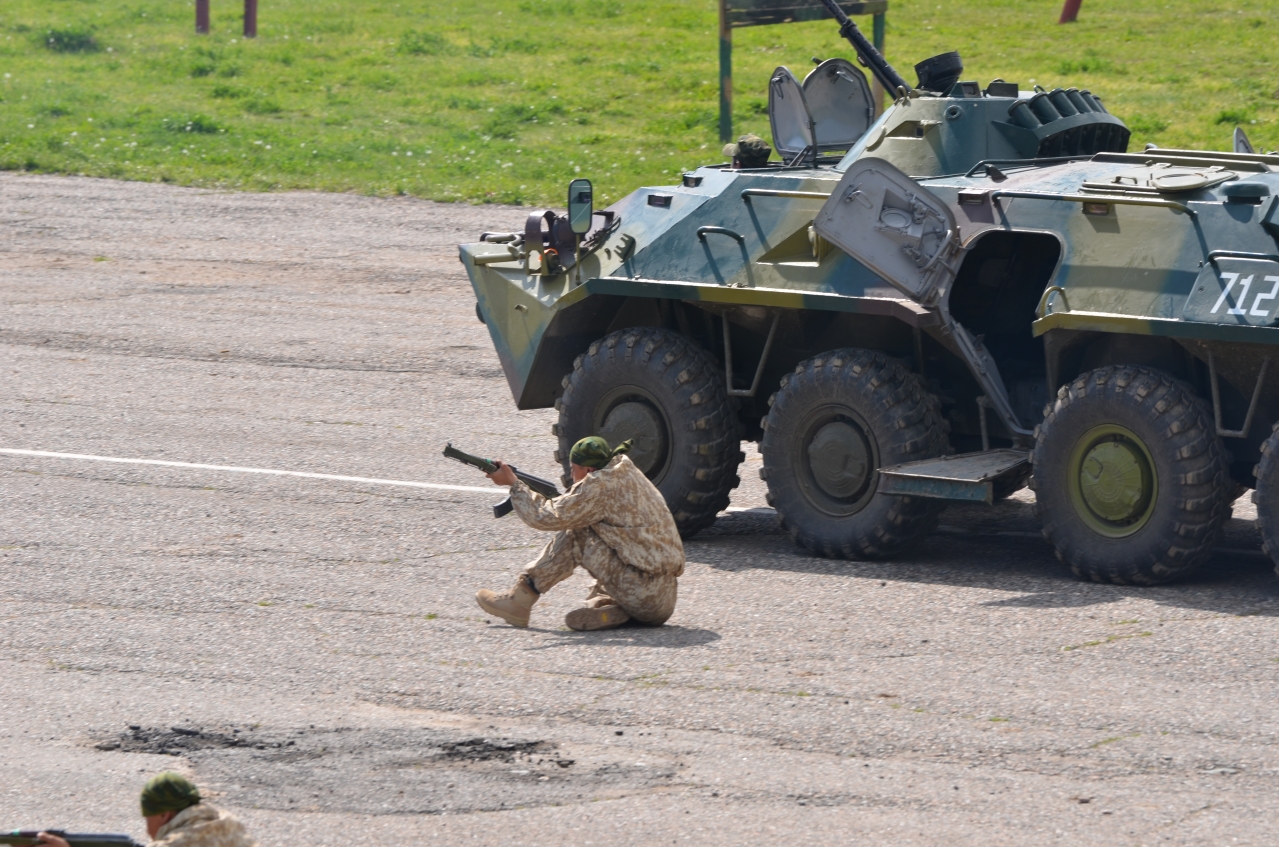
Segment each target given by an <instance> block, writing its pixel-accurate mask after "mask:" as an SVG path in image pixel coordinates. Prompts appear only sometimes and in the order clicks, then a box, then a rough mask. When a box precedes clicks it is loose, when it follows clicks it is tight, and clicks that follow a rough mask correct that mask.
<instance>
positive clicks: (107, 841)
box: [0, 829, 141, 847]
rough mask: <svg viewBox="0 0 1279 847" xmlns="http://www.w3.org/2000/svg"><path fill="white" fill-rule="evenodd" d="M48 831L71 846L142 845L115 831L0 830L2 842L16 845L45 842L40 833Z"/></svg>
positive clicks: (131, 846) (129, 846)
mask: <svg viewBox="0 0 1279 847" xmlns="http://www.w3.org/2000/svg"><path fill="white" fill-rule="evenodd" d="M41 832H47V833H49V834H50V835H56V836H58V837H59V838H63V839H65V840H66V842H67V843H68V844H70V845H71V847H141V845H140V844H138V842H136V841H134V840H133V839H132V838H131V837H129V836H128V835H120V834H117V833H113V832H63V831H62V830H60V829H43V830H40V829H25V830H14V831H13V832H0V844H12V845H14V847H32V845H39V844H45V843H47V842H44V841H41V840H40V837H39V836H40V833H41Z"/></svg>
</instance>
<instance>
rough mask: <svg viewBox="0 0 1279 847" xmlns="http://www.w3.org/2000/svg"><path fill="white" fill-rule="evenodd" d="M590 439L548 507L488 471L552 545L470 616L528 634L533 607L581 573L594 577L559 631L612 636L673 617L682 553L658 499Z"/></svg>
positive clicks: (579, 447) (505, 468)
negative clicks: (479, 614) (632, 624)
mask: <svg viewBox="0 0 1279 847" xmlns="http://www.w3.org/2000/svg"><path fill="white" fill-rule="evenodd" d="M630 446H631V442H629V441H623V442H622V443H621V444H620V445H618V447H617V448H616V449H610V448H609V445H608V442H606V441H605V440H604V439H602V438H600V437H599V436H591V437H589V438H583V439H582V440H581V441H578V442H577V443H576V444H574V445H573V449H572V450H571V451H570V453H569V462H570V467H571V470H572V474H573V485H572V487H571V488H569V490H568V491H567V492H565V493H564V494H563V495H561V496H559V497H557V498H555V499H549V498H547V497H545V496H543V495H541V494H538V493H537V492H535V491H533V490H531V489H530V488H529V487H528V486H527V485H526V484H524V483H523V482H522V481H520V480H519V479H518V478H516V476H515V474H514V473H513V472H512V470H511V468H510V466H509V465H506V464H504V463H502V462H494V464H496V465H497V466H498V467H497V470H495V471H494V472H492V473H490V474H488V478H489V479H491V480H493V482H494V483H495V484H497V485H505V486H510V490H511V504H512V505H513V506H514V507H515V513H516V514H517V515H519V516H520V519H521V520H522V521H524V523H526V524H528V525H529V526H531V527H533V528H534V529H541V530H547V531H550V532H554V533H555V537H554V538H553V539H551V541H550V543H548V544H547V545H546V547H545V548H544V549H543V550H542V553H541V555H539V556H538V557H537V559H535V560H534V561H533V562H532V563H531V564H530V565H529V566H528V567H527V568H525V570H524V572H523V573H522V574H520V577H519V579H517V580H516V582H515V585H514V587H512V588H511V589H510V590H509V591H506V592H504V593H502V594H496V593H494V592H492V591H489V590H488V589H484V590H482V591H480V592H478V593H477V594H476V595H475V599H476V601H477V602H478V603H479V604H480V608H482V609H483V610H484V611H486V612H488V613H489V614H490V615H494V616H495V617H499V618H502V619H503V620H505V621H506V622H507V623H509V624H510V625H511V626H520V627H523V626H528V622H529V615H530V612H531V610H532V608H533V604H535V603H536V602H537V599H538V597H540V596H541V595H542V594H543V593H545V592H547V591H549V590H550V589H551V588H552V587H553V586H554V585H555V584H556V583H558V582H561V581H563V580H565V579H567V578H568V577H569V576H570V575H571V574H572V573H573V571H574V570H575V569H577V568H579V567H580V568H582V569H583V570H585V571H586V572H587V573H589V574H590V575H591V576H593V577H595V585H594V586H593V587H592V588H591V591H590V594H588V595H587V598H586V606H585V608H581V609H574V610H573V611H571V612H569V613H568V616H567V617H565V619H564V623H565V624H566V625H567V626H568V627H569V628H570V629H575V630H597V629H612V628H613V627H618V626H621V625H622V624H624V623H626V622H627V621H628V620H631V619H634V620H636V621H639V622H640V623H646V624H651V625H654V626H657V625H660V624H663V623H665V622H666V621H667V619H669V618H670V616H671V614H672V613H673V612H674V611H675V597H676V591H677V579H678V577H679V576H680V575H682V574H683V573H684V545H683V542H681V541H680V537H679V530H678V529H676V527H675V519H674V518H673V517H671V512H670V509H669V508H667V506H666V501H665V500H664V499H663V498H662V495H661V492H659V491H658V490H657V488H656V487H655V486H654V485H653V483H651V482H649V480H648V477H646V476H644V473H643V471H641V470H640V469H639V468H637V467H635V464H634V463H633V462H631V460H630V459H629V458H627V457H626V456H625V455H624V454H625V453H626V452H627V450H629V449H630Z"/></svg>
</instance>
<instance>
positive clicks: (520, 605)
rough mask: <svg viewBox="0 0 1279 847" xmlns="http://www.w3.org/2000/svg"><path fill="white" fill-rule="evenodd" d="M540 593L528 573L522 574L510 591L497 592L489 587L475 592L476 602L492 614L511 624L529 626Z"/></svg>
mask: <svg viewBox="0 0 1279 847" xmlns="http://www.w3.org/2000/svg"><path fill="white" fill-rule="evenodd" d="M537 598H538V593H537V591H536V590H534V588H533V586H532V585H531V580H530V579H529V578H528V575H527V574H520V578H519V579H518V580H516V582H515V587H514V588H512V589H511V590H510V591H504V592H503V593H501V594H495V593H493V592H492V591H489V590H488V589H487V588H484V589H481V590H479V591H477V592H476V593H475V602H477V603H479V604H480V608H481V609H483V610H484V611H486V612H488V613H489V614H490V615H493V616H495V617H499V618H501V619H502V620H504V621H506V622H507V623H509V624H510V625H511V626H528V616H529V612H530V611H531V610H532V609H533V604H534V603H536V602H537Z"/></svg>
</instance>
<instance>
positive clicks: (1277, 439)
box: [1252, 424, 1279, 571]
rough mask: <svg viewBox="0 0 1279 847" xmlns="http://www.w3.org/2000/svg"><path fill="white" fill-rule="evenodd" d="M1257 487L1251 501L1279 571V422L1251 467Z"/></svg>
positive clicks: (1265, 545)
mask: <svg viewBox="0 0 1279 847" xmlns="http://www.w3.org/2000/svg"><path fill="white" fill-rule="evenodd" d="M1252 473H1253V475H1254V476H1256V477H1257V487H1256V488H1255V489H1254V490H1253V492H1252V502H1253V504H1254V505H1255V506H1256V507H1257V529H1259V530H1261V548H1262V549H1263V550H1265V551H1266V553H1267V554H1268V555H1269V556H1270V560H1271V561H1273V562H1274V563H1275V565H1276V567H1275V570H1276V571H1279V424H1275V428H1274V431H1273V432H1271V433H1270V437H1269V438H1267V439H1266V440H1265V441H1264V442H1262V445H1261V461H1260V462H1258V463H1257V467H1256V468H1254V469H1253V471H1252Z"/></svg>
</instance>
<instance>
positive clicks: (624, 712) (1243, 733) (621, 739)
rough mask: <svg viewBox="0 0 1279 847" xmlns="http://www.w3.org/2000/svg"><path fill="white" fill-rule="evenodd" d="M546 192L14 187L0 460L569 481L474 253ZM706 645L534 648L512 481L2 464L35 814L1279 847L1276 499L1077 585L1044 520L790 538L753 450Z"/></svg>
mask: <svg viewBox="0 0 1279 847" xmlns="http://www.w3.org/2000/svg"><path fill="white" fill-rule="evenodd" d="M526 214H527V210H520V209H510V208H500V207H467V206H449V205H435V204H431V203H426V202H420V201H415V200H410V199H393V200H382V199H370V198H363V197H355V196H342V195H336V196H335V195H320V194H274V195H271V194H224V193H216V192H207V191H196V190H189V189H179V188H174V187H170V186H163V185H149V184H138V183H116V182H110V181H102V180H89V179H75V178H53V177H35V176H19V175H12V174H7V175H0V298H2V300H3V311H2V312H0V373H2V374H3V376H4V383H3V386H4V387H3V390H0V448H3V449H4V450H32V451H51V452H57V453H67V454H78V455H90V456H102V457H115V458H126V459H151V460H162V461H171V462H179V463H197V464H206V465H230V466H237V467H242V468H260V469H273V470H286V471H296V472H307V473H316V474H332V475H345V476H354V477H362V478H372V479H382V480H399V481H410V482H427V483H435V484H442V485H456V486H463V487H473V486H480V485H487V483H486V482H485V481H484V480H483V479H482V477H480V476H479V475H478V474H477V473H474V472H472V471H470V470H469V469H467V468H465V467H463V466H461V465H459V464H456V463H452V462H450V461H448V460H446V459H444V458H443V457H442V456H441V455H440V450H441V448H442V447H443V445H444V443H445V442H446V441H449V440H451V441H453V442H454V443H455V444H457V445H458V446H461V447H464V448H471V449H473V450H474V451H475V452H480V453H484V454H486V455H492V456H498V457H503V458H507V459H509V460H511V461H513V462H515V463H516V464H518V465H519V466H520V467H521V468H523V469H525V470H528V471H531V472H534V473H540V474H541V475H544V476H552V477H553V476H556V475H557V469H556V468H555V466H554V465H553V463H552V460H551V451H552V449H553V447H554V443H553V439H552V438H551V436H550V424H551V420H552V416H553V413H552V412H550V411H548V410H539V411H532V412H517V411H515V410H514V407H513V403H512V401H511V399H510V395H509V392H508V389H507V386H506V383H505V380H504V378H503V376H502V373H501V370H500V367H499V366H498V363H497V360H496V357H495V355H494V353H493V350H492V345H491V343H490V341H489V338H488V335H487V331H486V330H485V328H484V327H483V326H482V325H481V324H479V323H478V322H477V321H476V318H475V314H474V311H473V310H474V299H473V297H472V295H471V293H470V289H469V286H468V284H467V282H466V278H465V275H464V273H463V272H462V269H461V266H460V265H459V264H458V262H457V260H456V252H455V246H454V245H455V244H456V243H457V242H458V241H461V240H469V239H472V238H474V237H475V236H476V235H477V234H478V233H479V232H480V231H482V230H485V229H503V228H516V227H518V226H520V224H521V222H522V220H523V218H524V216H525V215H526ZM746 447H747V451H748V460H747V464H746V466H745V467H744V468H743V472H742V476H743V479H744V480H745V481H744V483H743V485H742V487H741V489H739V490H738V491H737V492H736V496H735V497H734V501H733V511H730V512H728V513H726V514H725V515H724V516H722V517H721V518H720V520H719V521H718V522H717V523H716V524H715V526H714V527H712V528H711V529H710V530H707V531H705V532H703V533H701V534H700V535H698V536H697V537H696V538H695V539H693V540H691V541H690V542H689V543H688V544H687V554H688V570H687V574H686V575H685V576H684V578H683V579H682V580H681V584H680V601H679V607H678V609H677V611H676V613H675V616H674V617H673V618H672V620H671V622H670V624H669V625H667V626H665V627H661V628H639V627H637V628H625V629H620V630H614V631H607V632H601V633H575V632H570V631H568V630H566V629H565V628H564V627H563V626H562V620H563V616H564V614H565V613H566V612H567V611H569V610H570V609H572V608H573V607H574V606H575V605H576V603H577V602H578V601H579V600H580V599H581V597H582V596H583V595H584V593H585V591H586V589H587V584H588V580H587V578H585V577H575V578H573V579H572V580H570V581H569V582H567V583H564V584H563V585H561V586H559V587H557V588H556V589H555V590H554V591H553V592H551V593H549V594H548V595H547V596H546V597H545V598H544V600H543V601H542V602H541V603H539V605H538V606H537V608H536V609H535V611H534V618H533V626H532V627H531V628H529V629H528V630H517V629H513V628H511V627H509V626H506V625H505V624H500V623H495V622H494V621H493V620H491V619H488V618H486V616H485V615H483V614H482V613H481V612H480V610H479V609H478V608H477V607H476V606H475V604H474V601H473V599H472V596H473V594H474V592H475V591H476V589H478V588H482V587H490V588H495V589H502V588H506V587H507V586H508V585H509V584H510V582H511V581H512V579H513V577H514V575H515V573H516V572H517V570H518V569H519V568H520V567H521V566H522V565H523V564H524V563H525V562H526V561H528V560H529V559H531V558H532V557H533V556H534V555H535V553H536V552H537V549H538V546H539V545H540V543H542V541H543V540H544V539H543V537H542V536H541V535H539V533H536V532H534V531H532V530H529V529H527V528H526V527H524V526H522V525H521V524H520V523H518V522H517V520H516V519H514V518H507V519H504V520H501V521H495V520H494V519H493V518H492V517H491V515H490V511H489V507H490V506H491V505H492V503H494V502H496V501H497V500H499V499H501V492H500V491H499V490H498V489H496V488H494V489H493V490H492V492H491V493H490V492H488V491H470V490H448V489H431V488H410V487H403V486H395V485H387V484H381V483H374V482H350V481H340V480H332V479H318V478H304V477H289V476H269V475H263V474H255V473H238V472H228V471H222V470H216V469H208V468H187V467H169V466H158V465H134V464H120V463H107V462H101V461H93V460H89V459H83V458H80V459H73V458H57V457H47V456H31V455H19V454H14V453H0V504H2V509H3V511H0V704H2V705H3V709H2V710H0V762H2V763H3V766H2V767H3V774H4V776H3V778H0V829H8V828H13V827H29V826H34V827H52V826H59V827H63V828H66V829H72V830H80V831H120V832H129V833H131V834H133V835H134V836H135V837H138V838H141V837H142V826H141V820H140V819H139V817H138V813H137V793H138V790H139V788H140V786H141V784H142V782H143V781H144V779H145V778H146V777H147V776H148V775H150V774H152V773H154V772H156V771H159V770H163V769H177V770H180V771H183V772H185V773H188V774H190V775H192V776H193V778H194V779H195V780H196V782H197V783H198V784H199V785H201V786H202V787H203V788H204V789H205V791H206V794H207V795H208V796H210V797H211V799H213V800H214V802H217V803H219V804H221V805H224V806H226V807H228V808H230V809H231V810H233V811H234V812H235V813H236V814H238V815H239V816H240V817H241V818H242V819H243V820H244V821H245V823H246V824H247V825H248V827H249V828H250V830H251V831H252V833H253V834H254V835H255V836H256V837H257V838H259V839H260V840H261V842H262V843H263V844H264V845H284V844H296V843H307V844H315V845H339V844H341V845H345V844H349V843H353V842H365V843H368V842H375V841H376V842H392V841H395V842H400V843H427V842H433V843H444V844H451V843H465V844H494V845H511V844H563V843H571V844H668V843H698V844H758V843H771V842H777V841H781V840H787V841H790V842H793V843H802V844H822V843H829V844H847V843H859V844H884V845H889V844H892V845H901V844H921V845H923V844H945V845H966V844H972V845H1004V844H1007V845H1031V844H1035V845H1050V844H1062V845H1066V844H1069V845H1080V844H1105V845H1138V844H1140V845H1154V844H1160V845H1162V844H1213V845H1217V844H1258V845H1261V844H1270V843H1273V841H1274V835H1273V833H1274V829H1275V826H1274V825H1275V822H1276V811H1277V810H1279V792H1277V791H1276V788H1277V787H1279V786H1277V779H1276V777H1277V776H1279V771H1277V770H1276V768H1279V759H1277V756H1276V732H1279V715H1277V712H1276V706H1275V699H1276V693H1279V684H1277V681H1279V646H1276V633H1277V632H1279V623H1277V622H1276V614H1277V613H1279V593H1277V592H1276V581H1275V577H1274V575H1273V572H1272V568H1271V565H1270V563H1269V561H1268V560H1267V559H1266V558H1265V557H1264V556H1262V555H1261V554H1260V550H1259V540H1258V537H1257V534H1256V531H1255V528H1254V526H1253V523H1252V518H1253V517H1254V516H1255V512H1253V511H1252V510H1251V507H1250V505H1249V504H1248V501H1247V498H1246V497H1245V498H1243V499H1241V500H1240V501H1239V502H1238V503H1237V504H1236V507H1235V518H1234V520H1232V521H1231V522H1230V524H1229V526H1228V528H1227V533H1226V535H1225V537H1224V538H1223V539H1222V541H1221V548H1220V549H1219V551H1218V553H1217V554H1216V556H1215V557H1214V558H1213V560H1212V562H1211V563H1210V565H1209V566H1208V567H1207V568H1206V569H1205V570H1204V571H1203V572H1202V573H1201V574H1200V575H1198V576H1196V577H1195V578H1194V579H1192V580H1190V581H1189V582H1185V583H1182V584H1178V585H1172V586H1165V587H1160V588H1146V589H1138V588H1125V587H1116V586H1103V585H1093V584H1086V583H1081V582H1078V581H1076V580H1075V579H1073V578H1072V577H1071V576H1070V575H1069V573H1068V572H1066V571H1065V569H1064V568H1063V567H1062V566H1060V565H1059V564H1058V563H1057V562H1056V560H1055V558H1054V556H1053V553H1052V550H1051V548H1049V547H1048V546H1047V545H1046V544H1045V543H1044V542H1043V541H1042V540H1041V539H1040V538H1039V535H1038V528H1037V525H1036V523H1035V521H1034V519H1033V517H1032V516H1031V514H1030V506H1029V504H1030V494H1029V493H1028V492H1022V493H1021V494H1019V495H1017V496H1016V497H1014V498H1013V499H1011V500H1009V501H1006V502H1004V503H1002V504H999V505H998V506H996V507H963V508H951V509H950V510H948V511H947V512H946V513H945V515H944V516H943V526H942V529H941V531H939V532H938V533H937V534H935V535H934V536H932V537H930V538H928V539H926V540H925V542H924V543H923V545H922V546H921V547H920V548H919V549H918V550H917V551H916V552H914V553H913V554H911V555H910V556H908V557H905V558H903V559H900V560H897V561H892V562H838V561H828V560H824V559H820V558H815V557H812V556H809V555H807V554H805V553H804V552H802V551H800V550H798V549H796V548H794V547H793V546H792V545H791V543H790V542H789V540H788V539H787V538H786V537H785V536H784V535H783V534H782V533H780V532H779V530H778V529H777V528H776V526H775V523H774V520H773V517H772V515H771V513H770V512H769V511H768V510H767V509H765V508H763V506H764V503H763V490H762V487H761V483H760V482H759V481H758V479H756V476H757V474H756V473H755V471H756V470H757V468H758V466H759V457H758V454H757V453H756V452H755V450H754V448H753V446H751V445H746Z"/></svg>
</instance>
